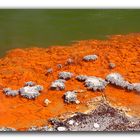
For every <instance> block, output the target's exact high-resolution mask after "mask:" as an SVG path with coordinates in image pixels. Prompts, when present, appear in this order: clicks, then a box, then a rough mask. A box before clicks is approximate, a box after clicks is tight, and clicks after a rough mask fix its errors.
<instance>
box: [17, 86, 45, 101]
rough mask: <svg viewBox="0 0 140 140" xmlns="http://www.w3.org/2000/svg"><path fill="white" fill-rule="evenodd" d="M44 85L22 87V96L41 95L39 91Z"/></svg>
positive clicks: (32, 96) (34, 96) (29, 97)
mask: <svg viewBox="0 0 140 140" xmlns="http://www.w3.org/2000/svg"><path fill="white" fill-rule="evenodd" d="M42 88H43V87H42V86H40V85H37V86H32V87H30V86H26V87H22V88H20V90H19V92H20V95H21V96H22V97H25V98H28V99H34V98H36V97H38V96H39V95H40V93H39V91H41V90H42Z"/></svg>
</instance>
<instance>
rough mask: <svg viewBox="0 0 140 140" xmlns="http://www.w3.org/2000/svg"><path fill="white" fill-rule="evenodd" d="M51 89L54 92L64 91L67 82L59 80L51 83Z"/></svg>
mask: <svg viewBox="0 0 140 140" xmlns="http://www.w3.org/2000/svg"><path fill="white" fill-rule="evenodd" d="M50 88H51V89H52V90H64V89H65V80H63V79H58V80H55V81H54V82H52V83H51V86H50Z"/></svg>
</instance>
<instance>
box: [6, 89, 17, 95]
mask: <svg viewBox="0 0 140 140" xmlns="http://www.w3.org/2000/svg"><path fill="white" fill-rule="evenodd" d="M3 92H4V94H5V95H6V96H16V95H18V94H19V91H18V90H12V89H11V88H4V89H3Z"/></svg>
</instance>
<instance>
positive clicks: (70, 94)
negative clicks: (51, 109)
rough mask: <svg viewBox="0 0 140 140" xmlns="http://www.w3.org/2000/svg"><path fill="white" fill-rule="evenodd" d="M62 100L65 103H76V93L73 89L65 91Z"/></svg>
mask: <svg viewBox="0 0 140 140" xmlns="http://www.w3.org/2000/svg"><path fill="white" fill-rule="evenodd" d="M64 101H65V102H66V103H76V101H77V93H76V92H74V91H67V92H66V93H65V94H64Z"/></svg>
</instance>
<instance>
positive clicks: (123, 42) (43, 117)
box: [0, 34, 140, 130]
mask: <svg viewBox="0 0 140 140" xmlns="http://www.w3.org/2000/svg"><path fill="white" fill-rule="evenodd" d="M91 54H96V55H98V59H97V60H96V61H91V62H85V61H83V60H82V59H83V57H84V56H86V55H91ZM68 59H72V60H73V63H72V64H69V63H67V60H68ZM110 62H111V63H115V65H116V67H115V68H113V69H110V68H109V63H110ZM58 64H62V68H60V67H58V66H57V65H58ZM49 68H52V69H53V72H52V73H48V72H47V70H48V69H49ZM61 71H69V72H72V73H74V77H73V78H72V79H70V80H68V81H67V82H66V89H65V90H64V91H52V90H50V85H51V82H53V81H54V80H57V79H58V73H59V72H61ZM111 72H119V73H121V74H122V75H123V76H124V77H125V79H126V80H128V81H130V82H140V34H129V35H116V36H113V37H111V38H109V39H108V40H102V41H101V40H85V41H79V42H77V43H75V44H72V45H71V46H54V47H50V48H46V49H45V48H37V47H36V48H29V49H15V50H11V51H9V52H8V53H7V54H6V56H5V57H3V58H1V59H0V90H1V91H0V127H3V126H4V127H13V128H16V129H18V130H26V129H28V128H29V127H31V126H43V125H45V124H47V122H48V119H49V118H53V117H55V116H58V115H60V114H63V113H67V114H68V112H70V113H74V112H86V111H87V110H91V109H92V107H93V106H88V105H87V102H88V101H89V100H91V99H92V98H94V97H97V96H101V95H104V96H105V97H106V100H107V101H109V102H110V103H111V104H113V105H114V106H119V107H121V106H123V107H126V108H127V109H126V110H129V114H131V115H133V116H136V117H139V116H140V95H139V94H138V93H135V92H134V91H129V92H128V91H126V90H124V89H121V88H117V87H114V86H112V85H109V86H107V87H106V89H105V90H104V92H93V91H90V90H87V89H86V87H84V85H83V83H81V82H79V81H77V80H76V79H75V76H77V75H80V74H84V75H88V76H98V77H101V78H103V79H104V78H105V77H106V75H107V74H109V73H111ZM27 81H34V82H36V83H37V84H39V85H43V86H44V90H43V91H42V93H41V95H40V96H39V97H38V98H37V99H35V100H28V99H26V98H21V97H20V96H16V97H6V96H5V95H4V94H3V92H2V89H3V88H5V87H10V88H13V89H18V88H20V87H22V86H23V85H24V83H25V82H27ZM68 90H83V91H84V92H81V93H78V100H79V101H80V102H81V103H80V104H78V105H77V104H66V103H64V99H63V95H64V93H65V92H66V91H68ZM46 98H47V99H49V100H50V101H51V103H50V104H49V105H48V106H45V105H44V100H45V99H46ZM109 119H110V118H109ZM111 119H112V118H111ZM93 120H94V119H93ZM99 120H100V121H102V120H101V119H99ZM119 121H122V120H121V118H120V120H119ZM126 123H127V121H126ZM127 125H128V124H127ZM89 127H90V126H89ZM91 127H92V126H91ZM113 127H115V128H116V127H117V126H115V125H114V126H111V127H110V128H105V129H106V130H107V129H108V130H109V129H114V128H113ZM119 128H120V126H118V129H119ZM73 129H74V130H77V129H80V128H76V127H74V128H73ZM90 129H93V128H90ZM120 129H124V130H125V128H120ZM80 130H84V128H83V129H82V128H81V129H80ZM102 130H103V128H102Z"/></svg>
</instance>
